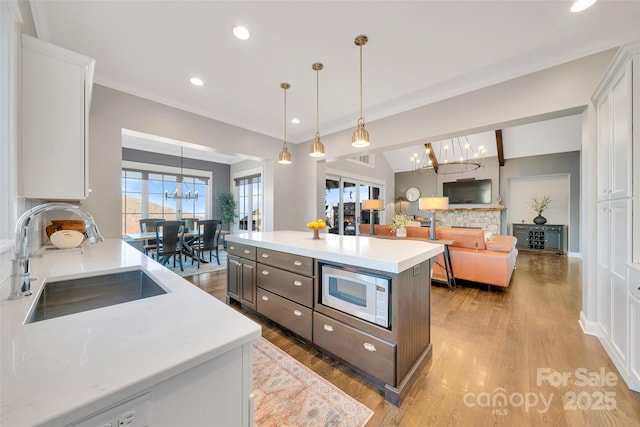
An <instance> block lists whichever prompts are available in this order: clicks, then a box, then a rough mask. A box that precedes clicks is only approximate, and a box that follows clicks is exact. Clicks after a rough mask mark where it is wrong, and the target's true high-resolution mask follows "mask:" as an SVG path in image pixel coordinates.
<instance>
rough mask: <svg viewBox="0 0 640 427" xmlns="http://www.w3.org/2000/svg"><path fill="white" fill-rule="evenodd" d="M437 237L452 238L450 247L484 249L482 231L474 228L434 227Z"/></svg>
mask: <svg viewBox="0 0 640 427" xmlns="http://www.w3.org/2000/svg"><path fill="white" fill-rule="evenodd" d="M436 232H437V233H438V238H439V239H445V240H454V242H453V244H452V245H451V246H452V247H457V248H468V249H478V250H482V249H485V248H486V246H485V242H484V231H483V230H480V229H475V228H444V227H443V228H440V227H438V228H436Z"/></svg>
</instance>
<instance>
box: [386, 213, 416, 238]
mask: <svg viewBox="0 0 640 427" xmlns="http://www.w3.org/2000/svg"><path fill="white" fill-rule="evenodd" d="M410 221H411V218H410V217H409V215H407V214H404V213H399V214H395V215H394V216H393V218H391V223H390V224H389V225H390V229H391V230H394V231H395V232H396V236H397V237H407V229H406V228H405V226H406V225H407V224H409V222H410Z"/></svg>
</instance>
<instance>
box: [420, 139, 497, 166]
mask: <svg viewBox="0 0 640 427" xmlns="http://www.w3.org/2000/svg"><path fill="white" fill-rule="evenodd" d="M486 152H487V150H486V148H484V146H483V145H479V146H478V149H477V150H474V149H473V147H472V146H471V144H470V143H469V139H468V138H467V137H466V136H464V137H462V138H460V137H456V138H451V139H450V140H444V141H440V148H439V149H438V152H437V153H436V152H435V150H434V149H433V144H431V143H426V144H424V153H423V154H422V156H420V155H418V154H417V153H414V154H413V155H412V156H411V169H412V170H413V171H414V172H418V173H422V174H438V175H449V174H456V173H466V172H473V171H475V170H477V169H479V168H481V167H482V166H483V160H484V154H485V153H486Z"/></svg>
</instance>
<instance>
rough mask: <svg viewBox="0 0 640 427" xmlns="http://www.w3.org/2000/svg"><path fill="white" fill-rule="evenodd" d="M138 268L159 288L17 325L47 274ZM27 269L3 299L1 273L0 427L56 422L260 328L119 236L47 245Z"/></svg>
mask: <svg viewBox="0 0 640 427" xmlns="http://www.w3.org/2000/svg"><path fill="white" fill-rule="evenodd" d="M137 268H142V270H144V271H145V272H146V273H147V274H148V275H149V276H151V277H152V278H154V279H155V280H156V281H157V282H158V283H160V284H162V286H163V287H164V288H165V290H167V291H168V292H167V294H164V295H160V296H156V297H151V298H145V299H141V300H137V301H131V302H127V303H123V304H118V305H114V306H110V307H104V308H100V309H96V310H90V311H86V312H81V313H76V314H72V315H68V316H62V317H58V318H54V319H49V320H44V321H40V322H35V323H31V324H24V321H25V318H26V316H27V313H28V312H29V310H30V307H31V305H32V304H33V303H34V301H35V300H36V298H37V295H38V293H39V291H40V289H41V288H42V285H43V283H44V282H45V281H46V280H51V279H53V278H56V279H71V278H76V277H82V276H90V275H95V274H98V273H104V272H118V271H127V270H134V269H137ZM31 272H32V282H31V289H32V291H33V296H30V297H26V298H23V299H20V300H12V301H9V300H8V299H7V297H8V295H9V282H8V280H7V281H5V282H4V283H2V286H1V287H0V298H1V301H0V311H1V314H0V321H1V323H2V336H1V338H2V342H1V349H0V350H1V353H0V357H1V365H0V367H1V371H0V377H1V379H0V382H1V389H0V396H1V404H2V407H1V416H0V425H2V426H3V427H4V426H7V427H9V426H20V427H22V426H31V425H38V424H42V423H46V424H50V425H64V424H65V423H67V422H71V421H74V419H69V418H73V417H74V416H75V415H74V414H77V413H78V412H80V413H85V412H87V411H88V413H91V412H95V411H98V410H100V409H103V408H104V407H105V406H108V405H111V404H114V403H116V402H118V401H119V400H122V399H124V398H127V397H129V396H131V395H133V394H135V393H138V392H140V391H143V390H146V389H148V388H149V387H150V386H153V385H155V384H157V383H159V382H161V381H164V380H166V379H168V378H171V377H173V376H175V375H177V374H179V373H182V372H184V371H186V370H188V369H190V368H192V367H195V366H197V365H199V364H201V363H203V362H206V361H208V360H210V359H213V358H215V357H217V356H219V355H221V354H223V353H226V352H228V351H229V350H231V349H233V348H236V347H238V346H240V345H243V344H247V343H250V342H252V341H253V340H255V339H257V338H258V337H259V336H260V334H261V328H260V326H259V325H258V324H256V323H255V322H253V321H251V320H249V319H248V318H247V317H245V316H243V315H242V314H240V313H238V312H236V311H235V310H233V309H232V308H230V307H227V306H226V305H225V304H224V303H222V302H221V301H218V300H217V299H215V298H213V297H212V296H210V295H209V294H207V293H206V292H204V291H202V290H201V289H199V288H198V287H196V286H194V285H193V284H191V283H189V282H187V281H186V280H184V279H182V278H181V277H179V276H178V275H177V274H175V273H173V272H171V271H170V270H168V269H166V268H164V267H162V266H160V265H159V264H158V263H156V262H155V261H153V260H151V259H150V258H148V257H147V256H145V255H144V254H142V253H140V252H139V251H138V250H136V249H135V248H133V247H131V246H130V245H128V244H127V243H125V242H123V241H122V240H120V239H107V240H106V241H105V242H103V243H100V244H96V245H86V246H85V247H84V254H81V253H80V251H77V250H75V251H47V253H45V255H44V256H43V257H33V258H32V259H31ZM36 278H37V280H36ZM239 380H240V379H239ZM80 408H82V409H80ZM78 410H79V411H78ZM74 411H75V412H74ZM69 414H71V416H70V415H69Z"/></svg>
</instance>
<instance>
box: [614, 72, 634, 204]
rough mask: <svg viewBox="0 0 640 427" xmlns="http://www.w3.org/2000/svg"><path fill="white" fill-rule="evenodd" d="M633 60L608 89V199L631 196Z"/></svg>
mask: <svg viewBox="0 0 640 427" xmlns="http://www.w3.org/2000/svg"><path fill="white" fill-rule="evenodd" d="M631 67H632V61H628V62H627V64H626V65H625V66H624V68H623V69H622V70H621V71H620V74H619V75H618V76H617V78H616V79H615V80H614V83H613V86H612V89H611V118H612V121H611V123H612V129H611V130H612V134H611V143H612V145H611V173H610V176H611V183H610V185H611V199H620V198H623V197H631V183H632V179H631V177H632V174H631V172H632V164H633V163H632V151H631V147H632V136H631V135H632V126H631V122H632V113H631V111H632V104H631V96H632V92H631V85H632V81H631V75H632V68H631Z"/></svg>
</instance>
